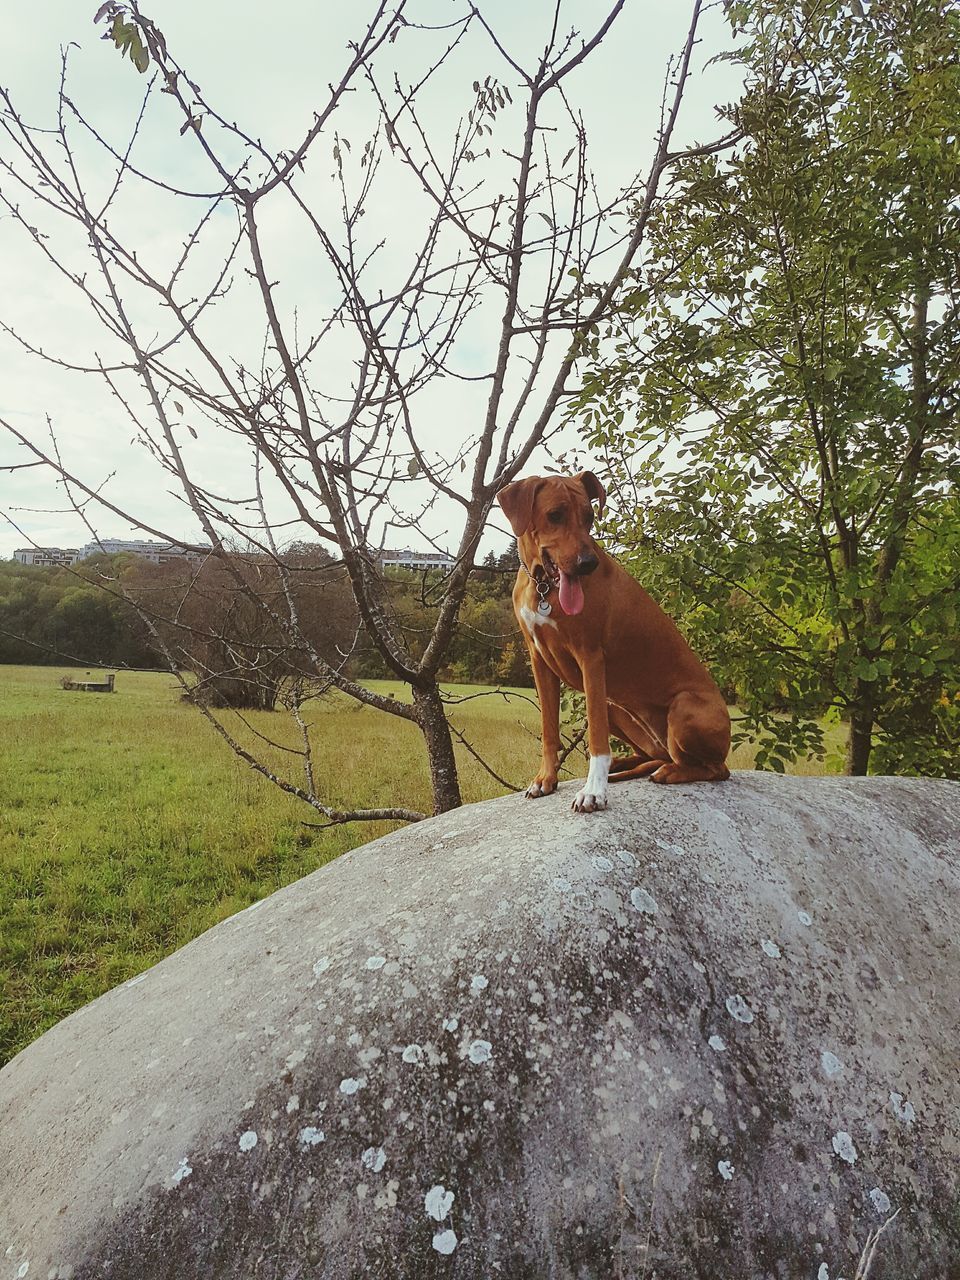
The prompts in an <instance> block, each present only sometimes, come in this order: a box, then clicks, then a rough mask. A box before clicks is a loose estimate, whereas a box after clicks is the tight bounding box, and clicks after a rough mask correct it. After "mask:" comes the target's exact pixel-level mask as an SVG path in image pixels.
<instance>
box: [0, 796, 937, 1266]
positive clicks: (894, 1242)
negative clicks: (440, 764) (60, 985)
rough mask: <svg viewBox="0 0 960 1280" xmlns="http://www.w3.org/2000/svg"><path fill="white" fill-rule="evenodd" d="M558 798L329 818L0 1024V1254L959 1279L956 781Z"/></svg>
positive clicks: (50, 1258)
mask: <svg viewBox="0 0 960 1280" xmlns="http://www.w3.org/2000/svg"><path fill="white" fill-rule="evenodd" d="M574 789H575V788H574ZM571 798H572V789H571V788H570V787H568V788H565V789H564V791H563V792H561V795H560V796H559V798H555V799H543V800H539V801H537V802H536V803H533V802H530V801H526V800H522V799H514V798H509V799H504V800H496V801H492V802H490V803H488V804H481V805H475V806H472V807H470V808H467V809H462V810H459V811H457V812H455V813H451V814H448V815H446V816H444V817H442V818H437V819H434V820H432V821H429V822H424V823H422V824H420V825H418V826H415V827H411V828H407V829H406V830H403V831H399V832H396V833H395V834H393V835H391V836H387V837H386V838H384V839H382V840H378V841H375V842H374V843H372V844H369V845H366V846H365V847H363V848H360V849H357V850H356V851H355V852H354V853H351V854H348V855H346V856H345V857H343V858H341V859H340V860H339V861H337V862H336V863H334V864H332V865H330V866H328V867H325V868H323V869H322V870H320V871H318V872H316V873H315V874H314V875H311V876H308V877H307V878H306V879H304V880H301V881H300V882H299V883H297V884H294V885H291V886H290V887H289V888H287V889H284V890H282V891H281V892H279V893H276V894H274V895H273V896H272V897H271V898H268V899H267V900H266V901H264V902H262V903H258V904H256V906H255V907H252V908H250V909H249V910H248V911H245V912H243V913H242V914H240V915H237V916H235V917H233V918H232V919H230V920H227V921H225V922H224V923H223V924H221V925H218V926H217V927H216V928H215V929H211V930H210V932H209V933H206V934H204V936H203V937H201V938H198V939H197V940H196V941H195V942H192V943H191V944H190V945H189V946H187V947H184V948H183V950H181V951H179V952H177V953H176V954H175V955H173V956H171V957H170V958H169V959H167V960H164V961H163V962H162V963H161V964H159V965H157V966H156V967H155V968H153V969H151V970H149V971H148V972H147V973H145V974H143V975H142V976H141V977H139V978H136V979H134V980H133V981H132V982H128V983H127V984H125V985H124V986H122V987H119V988H117V989H116V990H114V991H111V992H110V993H109V994H108V995H106V996H103V997H102V998H101V999H99V1000H96V1001H95V1002H94V1003H93V1004H91V1005H89V1006H88V1007H87V1008H86V1009H83V1010H81V1011H80V1012H79V1013H76V1014H74V1015H73V1016H72V1017H69V1018H67V1019H66V1020H65V1021H64V1022H62V1023H60V1025H59V1026H57V1027H55V1028H54V1029H53V1030H52V1031H49V1032H48V1033H47V1034H46V1035H44V1036H43V1037H41V1039H40V1040H38V1041H37V1042H36V1043H35V1044H33V1045H31V1046H30V1047H29V1048H28V1049H26V1050H25V1051H24V1052H23V1053H22V1054H20V1056H19V1057H18V1058H16V1059H15V1060H14V1061H13V1062H12V1063H10V1064H9V1065H8V1066H7V1067H6V1068H5V1069H4V1070H3V1071H2V1072H0V1280H7V1278H8V1277H9V1278H10V1280H12V1278H13V1277H20V1278H21V1280H23V1277H29V1280H35V1277H40V1278H44V1280H46V1278H48V1277H49V1278H50V1280H54V1278H57V1280H67V1278H72V1280H87V1278H90V1280H92V1278H93V1277H97V1280H100V1278H102V1277H105V1278H109V1280H161V1278H163V1280H167V1278H169V1280H201V1278H202V1280H219V1278H221V1277H222V1278H224V1280H228V1278H229V1280H248V1278H249V1280H253V1278H254V1277H256V1280H300V1278H301V1277H303V1278H304V1280H306V1278H307V1277H311V1278H313V1277H316V1278H317V1280H319V1278H321V1277H323V1278H329V1280H332V1278H334V1277H338V1278H346V1277H351V1278H352V1277H360V1276H376V1277H383V1278H385V1280H392V1278H393V1277H397V1278H403V1277H409V1278H411V1280H413V1278H417V1280H420V1278H429V1277H434V1276H437V1277H440V1276H443V1277H447V1276H449V1277H456V1278H457V1280H467V1278H468V1277H469V1278H470V1280H489V1278H490V1277H496V1276H504V1277H511V1278H514V1280H519V1278H521V1277H523V1278H526V1277H530V1278H533V1277H538V1278H539V1277H556V1278H558V1280H560V1278H561V1277H562V1278H564V1280H565V1278H567V1277H578V1278H583V1277H591V1278H592V1277H602V1278H603V1280H611V1278H613V1277H624V1278H628V1277H636V1278H638V1280H639V1277H646V1278H647V1280H654V1277H656V1278H657V1280H680V1277H682V1278H683V1280H691V1277H703V1278H704V1280H706V1278H708V1277H709V1280H721V1278H723V1277H738V1278H740V1277H742V1278H743V1280H755V1278H759V1277H778V1278H779V1277H784V1278H787V1277H789V1278H790V1280H794V1278H801V1277H803V1278H807V1280H815V1278H818V1280H837V1277H840V1276H845V1277H847V1280H853V1278H854V1275H855V1274H858V1275H862V1274H864V1272H863V1270H862V1268H863V1267H864V1266H865V1265H866V1261H865V1257H866V1255H865V1253H864V1251H865V1248H866V1249H869V1247H870V1243H869V1242H871V1241H872V1242H874V1243H875V1254H874V1258H873V1263H872V1269H870V1270H869V1275H870V1277H871V1280H894V1277H896V1280H907V1278H908V1277H910V1278H913V1280H926V1278H927V1277H930V1280H934V1278H936V1280H947V1278H948V1277H954V1278H956V1277H957V1276H960V1192H958V1168H960V1070H958V1068H960V1027H958V1008H960V949H958V937H960V856H958V837H957V832H958V829H960V786H957V785H956V784H953V783H948V782H935V781H920V780H913V779H890V778H871V779H859V780H854V779H839V778H834V779H813V778H779V777H775V776H772V775H756V774H741V775H738V776H735V777H734V779H733V780H732V781H731V782H729V783H727V784H725V785H722V786H718V785H713V786H703V785H701V786H693V787H683V788H661V787H657V786H653V785H650V784H649V783H646V782H636V783H628V784H625V785H623V786H622V787H616V788H614V789H613V792H612V798H611V806H610V808H609V809H608V810H607V811H606V812H604V813H600V814H597V815H594V816H589V817H588V816H580V815H575V814H572V813H571V812H570V810H569V802H570V799H571ZM891 1219H892V1221H891ZM885 1223H887V1224H888V1225H887V1227H886V1230H885V1231H884V1232H883V1234H882V1236H881V1237H880V1239H879V1241H878V1242H876V1241H875V1233H876V1231H877V1230H878V1229H879V1228H881V1227H883V1225H884V1224H885ZM862 1257H863V1258H864V1261H861V1258H862ZM858 1264H859V1265H860V1266H861V1271H860V1272H857V1267H858Z"/></svg>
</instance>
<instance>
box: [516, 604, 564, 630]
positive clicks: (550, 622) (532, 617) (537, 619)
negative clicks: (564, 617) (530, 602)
mask: <svg viewBox="0 0 960 1280" xmlns="http://www.w3.org/2000/svg"><path fill="white" fill-rule="evenodd" d="M520 617H521V619H522V620H523V625H524V626H525V627H526V628H527V630H528V631H529V632H530V634H531V635H533V634H534V632H535V630H536V628H537V627H553V628H554V630H556V628H557V624H556V620H555V619H553V618H551V617H549V616H548V615H547V614H544V613H538V612H537V610H536V609H528V608H527V606H526V605H525V604H522V605H521V606H520Z"/></svg>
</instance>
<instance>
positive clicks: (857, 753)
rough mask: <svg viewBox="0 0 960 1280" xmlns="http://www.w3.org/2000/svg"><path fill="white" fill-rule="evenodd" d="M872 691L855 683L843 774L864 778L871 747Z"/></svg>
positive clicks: (860, 683) (859, 682) (872, 721)
mask: <svg viewBox="0 0 960 1280" xmlns="http://www.w3.org/2000/svg"><path fill="white" fill-rule="evenodd" d="M873 723H874V691H873V689H872V688H871V687H870V686H865V685H864V684H863V682H861V681H858V682H857V699H856V702H855V703H854V706H853V710H852V711H851V713H850V737H849V739H848V741H847V760H846V765H845V767H844V773H847V774H850V775H852V776H854V777H864V776H865V775H866V772H867V765H868V764H869V763H870V750H871V748H872V746H873Z"/></svg>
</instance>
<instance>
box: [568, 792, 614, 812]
mask: <svg viewBox="0 0 960 1280" xmlns="http://www.w3.org/2000/svg"><path fill="white" fill-rule="evenodd" d="M606 807H607V791H606V788H604V789H603V791H602V792H601V793H600V794H599V795H594V794H593V792H591V791H588V790H587V788H586V787H584V788H583V790H582V791H578V792H577V794H576V796H574V800H573V804H572V805H571V806H570V808H571V809H573V811H574V813H596V811H597V810H598V809H605V808H606Z"/></svg>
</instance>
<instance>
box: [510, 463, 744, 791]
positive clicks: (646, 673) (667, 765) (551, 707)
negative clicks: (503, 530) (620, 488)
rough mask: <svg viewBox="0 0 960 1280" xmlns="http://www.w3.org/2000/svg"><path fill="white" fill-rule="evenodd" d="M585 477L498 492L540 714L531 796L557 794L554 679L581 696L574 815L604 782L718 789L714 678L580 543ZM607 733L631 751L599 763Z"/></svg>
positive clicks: (719, 734) (618, 575) (600, 493)
mask: <svg viewBox="0 0 960 1280" xmlns="http://www.w3.org/2000/svg"><path fill="white" fill-rule="evenodd" d="M605 496H606V495H605V494H604V490H603V486H602V485H601V484H600V481H599V480H598V479H597V477H596V476H595V475H593V473H592V472H590V471H582V472H581V473H580V474H579V475H576V476H569V477H567V476H531V477H530V478H529V479H527V480H517V481H515V482H514V483H513V484H508V485H507V487H506V488H505V489H501V490H500V492H499V493H498V494H497V501H498V502H499V503H500V505H501V507H502V508H503V510H504V512H505V513H506V516H507V519H508V520H509V521H510V524H511V526H512V528H513V531H514V533H515V534H516V535H517V548H518V551H519V554H520V566H521V567H520V570H519V572H518V574H517V584H516V586H515V587H514V589H513V607H514V610H515V612H516V615H517V621H518V622H519V623H520V629H521V631H522V632H523V638H524V640H526V642H527V648H528V649H529V651H530V662H531V664H532V665H533V675H534V679H535V680H536V683H537V693H538V694H539V696H540V712H541V716H542V718H543V739H542V747H543V754H542V761H541V765H540V772H539V773H538V774H537V776H536V778H535V779H534V781H533V782H532V783H531V784H530V786H529V787H528V788H527V795H528V796H531V797H536V796H544V795H549V794H550V792H551V791H554V790H556V786H557V767H558V760H559V753H560V682H561V681H563V683H564V684H568V685H570V686H571V687H572V688H574V689H580V690H582V691H583V692H584V693H585V694H586V697H587V730H588V743H589V747H590V770H589V773H588V774H587V779H586V782H585V784H584V786H583V789H582V790H581V791H579V792H578V793H577V796H576V799H575V800H574V802H573V808H574V809H576V810H577V811H578V812H581V813H591V812H593V811H594V810H595V809H602V808H603V807H604V806H605V805H606V803H607V780H608V777H609V779H610V781H611V782H622V781H624V780H625V779H626V778H638V777H644V776H649V777H650V778H651V779H652V781H654V782H700V781H705V782H707V781H709V782H722V781H723V780H724V779H725V778H729V776H730V770H729V769H728V768H727V766H726V764H725V763H724V762H725V760H726V757H727V752H728V751H729V749H730V715H729V713H728V711H727V707H726V704H725V702H724V700H723V698H722V697H721V695H720V690H719V689H718V688H717V686H716V683H715V682H714V680H713V677H712V676H711V675H710V673H709V672H708V671H707V669H706V667H704V666H703V664H702V663H701V662H700V661H699V659H698V658H697V657H696V655H695V654H694V653H693V651H692V650H691V649H690V646H689V645H688V644H687V642H686V641H685V640H684V638H683V636H681V634H680V632H679V631H678V630H677V628H676V627H675V626H674V624H673V623H672V622H671V620H670V619H669V618H668V617H667V615H666V614H665V613H664V612H663V610H662V609H661V608H660V607H659V605H657V604H656V603H655V602H654V601H653V600H652V599H651V598H650V596H648V595H647V593H646V591H644V589H643V587H641V586H640V584H639V583H638V582H636V581H635V580H634V579H633V578H631V577H630V575H629V574H628V573H627V572H626V571H625V570H624V569H622V568H621V567H620V565H618V564H617V562H616V561H615V560H613V559H611V557H610V556H608V555H607V554H606V553H605V552H604V551H603V549H602V548H601V547H599V546H598V545H597V544H596V542H594V540H593V538H591V536H590V526H591V524H592V522H593V508H592V506H591V502H596V504H597V508H598V510H600V511H602V510H603V503H604V499H605ZM611 730H612V731H613V732H614V733H615V734H616V735H617V737H618V738H622V739H623V741H624V742H628V743H629V744H630V745H631V746H632V747H633V749H634V751H635V752H636V754H635V755H632V756H626V757H623V758H622V759H619V760H616V761H614V762H613V765H612V768H611V760H610V732H611Z"/></svg>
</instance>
